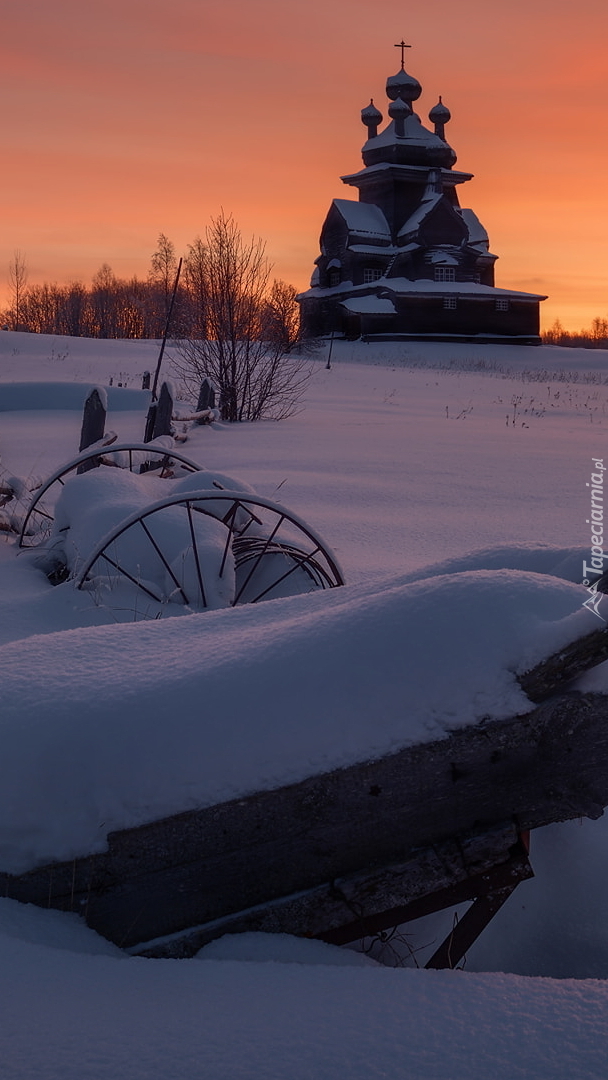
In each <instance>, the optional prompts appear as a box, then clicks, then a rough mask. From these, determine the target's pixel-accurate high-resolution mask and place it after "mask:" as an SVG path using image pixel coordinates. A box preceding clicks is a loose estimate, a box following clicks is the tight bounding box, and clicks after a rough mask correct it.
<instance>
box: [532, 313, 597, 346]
mask: <svg viewBox="0 0 608 1080" xmlns="http://www.w3.org/2000/svg"><path fill="white" fill-rule="evenodd" d="M541 338H542V342H543V345H566V346H568V345H569V346H570V348H572V349H608V319H601V318H595V319H594V320H593V322H592V323H591V326H590V328H589V329H588V330H578V331H570V330H564V328H563V326H562V324H561V323H560V321H559V319H556V320H555V322H554V323H553V326H552V327H551V328H550V329H549V330H545V331H544V332H543V333H542V334H541Z"/></svg>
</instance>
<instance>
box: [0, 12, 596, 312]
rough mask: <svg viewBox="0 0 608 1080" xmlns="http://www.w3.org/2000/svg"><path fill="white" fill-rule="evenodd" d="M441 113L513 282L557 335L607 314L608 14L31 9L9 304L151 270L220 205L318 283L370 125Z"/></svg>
mask: <svg viewBox="0 0 608 1080" xmlns="http://www.w3.org/2000/svg"><path fill="white" fill-rule="evenodd" d="M402 37H404V38H405V40H406V41H407V42H410V43H411V44H412V46H413V47H412V48H411V49H408V50H407V54H406V68H407V70H408V71H410V72H411V73H412V74H413V75H415V76H416V77H417V78H418V79H419V80H420V82H421V83H422V87H423V93H422V97H421V99H420V100H419V101H418V103H417V105H416V109H417V111H418V113H419V115H420V116H421V119H422V121H423V123H426V124H427V125H428V126H431V125H430V124H429V122H428V120H427V119H426V117H427V113H428V111H429V109H430V108H431V107H432V106H433V105H434V104H435V102H436V101H437V98H438V95H439V94H441V95H442V96H443V100H444V102H445V103H446V104H447V105H448V107H449V108H450V110H451V112H452V121H451V123H450V124H449V126H448V128H447V129H446V137H447V139H448V141H449V142H450V143H451V145H452V146H453V147H454V149H455V150H456V153H457V154H458V165H457V167H458V168H460V169H463V170H465V171H468V172H472V173H474V174H475V179H474V180H472V181H471V182H470V183H469V184H467V185H466V187H465V188H464V189H461V202H462V203H463V205H465V206H466V205H468V206H471V207H473V209H474V210H475V211H476V213H477V214H478V215H479V217H480V218H481V220H482V221H483V223H484V225H485V226H486V228H487V229H488V232H489V234H490V243H491V250H492V251H494V252H495V253H497V254H498V255H499V256H500V258H499V261H498V263H497V267H496V281H497V284H498V285H500V286H503V287H505V288H514V289H527V290H530V291H532V292H540V293H548V294H549V297H550V299H549V300H548V301H546V302H545V304H544V305H542V308H543V323H544V326H545V327H546V326H549V325H551V323H552V322H553V321H554V319H555V318H557V317H559V318H560V319H561V321H562V323H563V325H564V326H566V327H568V328H570V329H578V328H579V327H581V326H587V325H589V324H590V322H591V319H592V318H593V317H594V316H596V315H600V316H602V317H606V316H608V258H607V257H608V215H607V213H606V210H605V189H606V173H607V172H608V138H607V137H606V126H607V123H608V89H607V87H608V44H607V42H608V3H606V0H579V2H578V3H575V2H573V0H567V2H566V0H553V2H550V0H509V2H508V3H507V2H504V3H503V2H500V3H497V2H494V0H450V2H444V0H433V2H432V3H424V4H422V3H419V4H404V3H398V2H395V0H393V2H391V3H387V2H386V0H376V2H374V0H224V2H221V0H214V2H213V3H212V2H211V0H53V3H50V2H49V0H28V2H27V3H26V4H11V5H10V6H8V5H5V8H4V11H3V18H2V31H1V35H0V53H1V62H0V79H1V82H2V110H1V113H0V124H1V129H2V158H1V160H2V169H1V174H0V193H1V196H0V207H1V210H0V214H1V229H0V292H2V291H4V297H3V298H4V299H6V295H7V294H6V288H7V272H8V264H9V262H10V260H11V258H12V257H13V254H14V252H15V250H16V249H18V250H19V251H21V252H22V253H23V254H24V255H25V257H26V260H27V265H28V269H29V280H30V282H40V281H57V282H62V283H63V282H68V281H71V280H74V279H80V280H82V281H85V282H89V281H90V279H91V277H92V275H93V274H94V273H95V271H96V270H97V269H98V268H99V266H100V265H101V264H102V263H103V262H107V263H109V264H110V265H111V266H112V268H113V270H114V272H115V273H116V274H117V275H119V276H129V275H132V274H134V273H135V274H137V275H139V276H140V277H144V276H145V275H146V273H147V270H148V266H149V260H150V255H151V253H152V251H153V250H154V249H155V247H156V240H157V237H158V234H159V233H160V232H161V231H162V232H164V233H166V234H167V235H168V236H169V237H170V238H171V239H172V240H173V242H174V243H175V245H176V248H177V251H178V254H181V253H183V252H185V249H186V246H187V244H188V242H190V241H192V240H193V239H194V238H195V237H196V236H197V235H202V234H203V232H204V228H205V225H206V224H207V223H208V221H209V217H210V216H211V215H214V214H216V213H217V212H218V211H219V209H220V208H221V207H223V208H224V210H226V211H228V212H231V213H232V214H233V215H234V217H235V219H236V220H237V221H238V223H239V224H240V226H241V228H242V230H243V232H244V233H245V234H247V235H248V236H249V235H251V234H252V233H255V234H256V235H258V236H262V237H263V238H264V239H265V240H266V242H267V252H268V255H269V256H270V258H271V260H272V261H273V263H274V267H275V274H276V276H278V277H281V278H283V279H285V280H287V281H289V282H291V283H293V284H294V285H296V286H297V287H298V288H305V287H306V286H307V285H308V282H309V278H310V274H311V271H312V267H313V260H314V259H315V258H316V256H317V254H318V237H319V232H320V228H321V224H322V222H323V219H324V217H325V214H326V212H327V209H328V207H329V204H330V202H331V200H332V198H335V197H340V198H344V197H346V198H350V197H352V195H354V194H355V192H353V191H352V189H348V188H346V187H345V186H344V185H343V184H342V183H341V182H340V179H339V177H340V175H341V174H345V173H349V172H353V171H355V170H357V169H358V168H360V167H361V164H362V163H361V157H360V149H361V146H362V144H363V142H364V138H365V129H364V127H363V125H362V124H361V121H360V110H361V108H362V107H363V106H364V105H366V104H367V103H368V102H369V99H370V97H373V98H374V101H375V103H376V105H377V106H378V107H379V108H380V109H381V110H382V112H383V113H384V115H385V117H386V105H387V104H388V103H387V101H386V97H385V93H384V85H385V81H386V77H387V76H388V75H390V74H394V73H395V72H396V71H397V70H398V68H399V66H400V52H399V50H397V49H395V48H394V47H393V44H394V42H397V41H400V40H401V38H402Z"/></svg>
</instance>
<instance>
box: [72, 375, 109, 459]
mask: <svg viewBox="0 0 608 1080" xmlns="http://www.w3.org/2000/svg"><path fill="white" fill-rule="evenodd" d="M102 393H103V400H102ZM102 393H100V391H99V389H98V387H96V386H94V387H93V389H92V390H91V392H90V393H89V396H88V397H87V399H86V401H85V403H84V412H83V415H82V430H81V432H80V446H79V447H78V450H79V452H80V451H81V450H86V448H87V446H92V445H93V443H96V442H100V440H101V439H103V436H104V431H105V427H106V395H105V392H103V391H102ZM98 465H99V461H98V459H97V458H90V459H89V461H83V463H82V465H79V466H78V468H77V470H76V472H77V473H85V472H88V471H89V469H96V468H97V466H98Z"/></svg>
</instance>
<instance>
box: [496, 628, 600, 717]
mask: <svg viewBox="0 0 608 1080" xmlns="http://www.w3.org/2000/svg"><path fill="white" fill-rule="evenodd" d="M604 660H608V629H599V630H593V631H592V632H591V633H590V634H587V635H586V637H584V638H579V640H578V641H573V642H572V644H571V645H566V646H565V648H563V649H560V651H559V652H558V653H555V654H554V655H553V656H550V657H549V658H548V659H547V660H543V661H542V663H540V664H537V666H536V667H534V668H532V669H531V670H530V671H526V672H525V674H524V675H518V677H517V681H518V682H519V685H520V686H521V688H522V690H523V691H524V693H525V694H527V696H528V697H529V698H530V701H534V702H535V703H536V704H540V702H541V701H546V700H547V699H548V698H550V697H553V695H555V694H559V693H563V691H564V690H565V689H566V687H567V685H568V684H569V683H571V682H572V681H573V679H576V678H578V676H579V675H582V674H584V672H585V671H589V669H590V668H593V667H597V665H598V664H602V663H603V662H604Z"/></svg>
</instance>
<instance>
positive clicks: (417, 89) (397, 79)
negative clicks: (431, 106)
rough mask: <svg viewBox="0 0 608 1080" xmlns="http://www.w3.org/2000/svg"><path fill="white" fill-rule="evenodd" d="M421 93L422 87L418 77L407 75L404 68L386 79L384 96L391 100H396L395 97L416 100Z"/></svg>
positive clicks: (403, 99)
mask: <svg viewBox="0 0 608 1080" xmlns="http://www.w3.org/2000/svg"><path fill="white" fill-rule="evenodd" d="M421 93H422V87H421V85H420V83H419V82H418V79H415V78H414V76H413V75H408V73H407V71H405V69H404V68H402V69H401V71H398V72H397V74H396V75H391V76H390V77H389V78H388V79H387V80H386V96H387V98H390V100H391V101H396V100H397V98H401V100H402V101H417V100H418V98H419V97H420V95H421Z"/></svg>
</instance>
